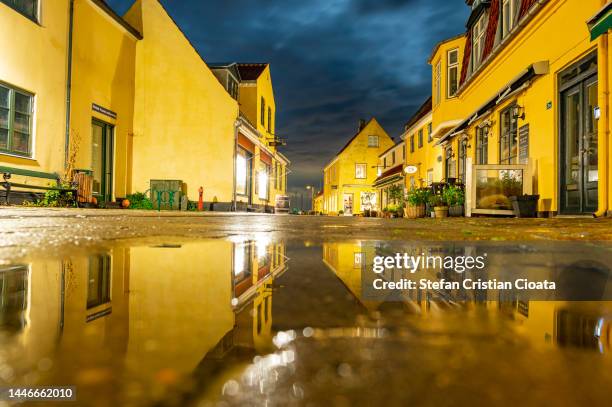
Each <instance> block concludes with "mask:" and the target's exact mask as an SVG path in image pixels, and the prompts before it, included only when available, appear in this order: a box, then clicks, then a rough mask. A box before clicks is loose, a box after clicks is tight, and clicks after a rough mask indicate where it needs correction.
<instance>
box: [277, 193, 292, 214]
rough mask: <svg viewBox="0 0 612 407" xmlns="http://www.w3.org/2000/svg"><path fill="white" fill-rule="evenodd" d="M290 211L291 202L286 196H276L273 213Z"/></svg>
mask: <svg viewBox="0 0 612 407" xmlns="http://www.w3.org/2000/svg"><path fill="white" fill-rule="evenodd" d="M290 210H291V200H290V199H289V197H288V196H287V195H277V196H276V202H275V203H274V213H289V211H290Z"/></svg>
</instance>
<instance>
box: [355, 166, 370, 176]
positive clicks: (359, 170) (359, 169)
mask: <svg viewBox="0 0 612 407" xmlns="http://www.w3.org/2000/svg"><path fill="white" fill-rule="evenodd" d="M366 167H367V164H355V178H357V179H365V178H366Z"/></svg>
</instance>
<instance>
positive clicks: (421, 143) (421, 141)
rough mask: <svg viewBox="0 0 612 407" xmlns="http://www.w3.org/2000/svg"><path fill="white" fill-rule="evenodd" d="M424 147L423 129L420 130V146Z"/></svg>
mask: <svg viewBox="0 0 612 407" xmlns="http://www.w3.org/2000/svg"><path fill="white" fill-rule="evenodd" d="M421 147H423V129H420V130H419V148H421Z"/></svg>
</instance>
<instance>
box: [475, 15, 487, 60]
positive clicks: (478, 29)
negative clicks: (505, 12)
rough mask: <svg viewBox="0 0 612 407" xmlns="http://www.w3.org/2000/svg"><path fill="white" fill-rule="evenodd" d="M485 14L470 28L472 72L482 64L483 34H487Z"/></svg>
mask: <svg viewBox="0 0 612 407" xmlns="http://www.w3.org/2000/svg"><path fill="white" fill-rule="evenodd" d="M486 23H487V19H486V14H485V13H482V15H481V16H480V17H479V18H478V20H477V21H476V24H474V27H473V28H472V44H473V45H472V71H475V70H476V69H478V67H479V66H480V63H481V62H482V50H483V49H484V42H485V33H486V32H487V24H486Z"/></svg>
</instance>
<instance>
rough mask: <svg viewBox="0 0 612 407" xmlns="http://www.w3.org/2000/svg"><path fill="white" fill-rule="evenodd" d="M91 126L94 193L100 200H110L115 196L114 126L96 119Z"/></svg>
mask: <svg viewBox="0 0 612 407" xmlns="http://www.w3.org/2000/svg"><path fill="white" fill-rule="evenodd" d="M91 127H92V137H91V142H92V145H91V152H92V157H91V167H92V170H93V194H94V196H95V197H96V198H97V199H98V202H108V201H111V200H112V197H113V191H112V188H113V126H111V125H110V124H107V123H104V122H101V121H99V120H95V119H94V120H93V121H92V123H91Z"/></svg>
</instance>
